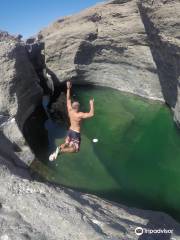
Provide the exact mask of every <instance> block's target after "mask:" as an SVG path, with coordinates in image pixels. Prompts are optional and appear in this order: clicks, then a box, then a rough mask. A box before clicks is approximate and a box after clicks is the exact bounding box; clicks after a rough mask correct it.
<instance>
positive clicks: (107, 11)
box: [41, 1, 163, 100]
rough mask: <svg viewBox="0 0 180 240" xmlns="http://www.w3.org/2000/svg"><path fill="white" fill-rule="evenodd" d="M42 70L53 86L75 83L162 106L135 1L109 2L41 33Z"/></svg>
mask: <svg viewBox="0 0 180 240" xmlns="http://www.w3.org/2000/svg"><path fill="white" fill-rule="evenodd" d="M41 34H42V36H43V41H45V46H46V64H47V67H48V68H49V69H50V70H51V71H52V72H53V73H54V74H55V76H56V78H57V79H58V80H59V81H64V80H67V79H75V80H76V81H75V82H78V83H91V84H97V85H103V86H108V87H113V88H116V89H120V90H123V91H127V92H132V93H136V94H138V95H141V96H144V97H148V98H153V99H160V100H163V94H162V91H161V85H160V82H159V78H158V74H157V68H156V65H155V63H154V60H153V57H152V54H151V50H150V47H149V43H148V38H147V34H146V31H145V28H144V25H143V22H142V20H141V16H140V13H139V9H138V5H137V2H136V1H112V2H110V3H107V4H100V5H97V6H95V7H93V8H90V9H87V10H85V11H83V12H81V13H80V14H78V15H74V16H71V17H66V18H64V19H60V20H58V21H57V22H55V23H53V24H52V25H50V26H49V27H47V28H46V29H44V30H42V31H41Z"/></svg>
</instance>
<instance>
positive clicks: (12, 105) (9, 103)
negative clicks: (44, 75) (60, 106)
mask: <svg viewBox="0 0 180 240" xmlns="http://www.w3.org/2000/svg"><path fill="white" fill-rule="evenodd" d="M38 81H39V79H38V78H37V75H36V73H35V71H34V69H33V67H32V65H31V63H30V61H29V59H28V55H27V51H26V49H25V46H24V44H23V43H22V42H20V41H19V40H17V39H16V38H14V37H12V36H10V35H8V34H7V33H4V32H0V134H1V139H0V141H1V145H0V150H1V154H2V153H3V154H5V155H6V156H7V157H8V156H9V157H10V158H12V159H13V160H14V161H16V162H19V163H21V161H18V157H20V158H21V160H22V161H23V162H26V163H28V164H29V163H30V162H31V161H32V160H33V159H34V155H33V154H32V152H31V150H30V149H29V147H28V146H27V145H26V144H25V139H24V137H23V135H22V132H21V130H22V127H23V124H24V122H25V120H26V119H27V118H28V117H29V115H30V114H31V113H32V112H33V111H34V109H35V107H36V106H37V105H38V104H39V103H40V101H41V97H42V91H41V88H40V87H39V85H38ZM7 141H10V143H11V144H10V145H9V146H11V147H9V149H7V147H8V143H7Z"/></svg>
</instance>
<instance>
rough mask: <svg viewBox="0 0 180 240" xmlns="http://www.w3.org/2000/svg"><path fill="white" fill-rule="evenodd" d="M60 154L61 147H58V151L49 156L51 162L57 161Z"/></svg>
mask: <svg viewBox="0 0 180 240" xmlns="http://www.w3.org/2000/svg"><path fill="white" fill-rule="evenodd" d="M59 153H60V147H57V148H56V151H55V152H54V153H52V154H51V155H50V156H49V161H51V162H53V161H55V160H56V159H57V157H58V154H59Z"/></svg>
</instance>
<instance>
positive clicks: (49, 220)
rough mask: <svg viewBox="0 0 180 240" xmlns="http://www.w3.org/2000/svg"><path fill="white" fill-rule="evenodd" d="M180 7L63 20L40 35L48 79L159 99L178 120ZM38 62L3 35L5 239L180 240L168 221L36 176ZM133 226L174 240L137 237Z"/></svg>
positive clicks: (170, 4) (149, 6)
mask: <svg viewBox="0 0 180 240" xmlns="http://www.w3.org/2000/svg"><path fill="white" fill-rule="evenodd" d="M178 9H179V1H178V0H177V1H175V0H174V1H173V0H171V1H168V0H166V1H165V0H160V1H152V0H151V1H150V0H144V1H138V2H137V1H135V0H132V1H130V0H129V1H128V0H116V1H111V2H108V3H106V4H100V5H97V6H95V7H94V8H91V9H88V10H86V11H84V12H82V13H80V14H79V15H75V16H72V17H67V18H64V19H60V20H58V21H57V22H55V23H54V24H52V25H51V26H50V27H48V28H46V29H44V30H43V31H42V32H41V37H42V39H41V41H44V42H45V44H46V56H45V57H46V66H47V72H48V74H49V75H48V77H49V76H51V77H50V78H49V79H51V78H52V79H53V81H54V85H55V86H56V84H58V82H62V81H65V80H67V79H69V78H70V79H72V80H74V82H77V83H79V82H80V83H84V84H85V83H92V84H98V85H105V86H110V87H114V88H117V89H121V90H124V91H129V92H132V93H136V94H139V95H142V96H145V97H147V98H154V99H160V100H162V101H166V102H167V103H168V104H169V105H170V107H171V108H172V109H174V110H175V117H176V120H177V121H179V111H178V109H179V100H178V97H179V85H178V78H179V69H178V66H179V46H180V45H179V38H180V37H179V35H178V34H179V31H178V27H179V24H178V23H179V22H178V21H179V19H180V18H178V14H179V13H180V11H179V10H178ZM175 13H176V14H175ZM33 59H34V57H33ZM35 59H36V60H37V58H36V57H35ZM31 61H32V55H30V54H29V53H28V51H27V47H26V46H25V44H24V43H23V42H22V41H21V38H20V37H12V36H10V35H9V34H8V33H5V32H0V86H1V87H0V98H1V101H0V183H1V184H0V225H1V228H0V239H1V240H16V239H17V240H28V239H33V240H36V239H37V240H41V239H47V240H51V239H52V240H59V239H64V240H72V239H73V240H76V239H78V240H79V239H82V240H86V239H88V240H89V239H93V240H96V239H97V240H107V239H111V240H122V239H127V240H131V239H132V240H135V239H141V240H143V239H144V240H145V239H150V238H151V239H154V240H159V239H163V240H164V239H171V238H173V237H174V239H180V225H179V224H178V223H177V222H176V221H175V220H173V219H172V218H171V217H169V216H168V215H167V214H164V213H160V212H153V211H144V210H139V209H133V208H129V207H125V206H122V205H120V204H115V203H112V202H108V201H104V200H102V199H100V198H97V197H95V196H92V195H87V194H82V193H79V192H75V191H73V190H70V189H66V188H62V187H60V186H54V185H53V184H50V183H42V182H40V181H37V180H35V179H33V177H32V175H31V174H30V171H29V169H28V168H27V166H28V165H29V164H30V163H32V161H33V160H34V159H35V156H34V154H33V152H32V150H31V149H30V147H29V146H28V144H27V143H26V140H25V138H24V135H23V133H22V132H23V127H24V123H25V121H26V120H27V118H28V117H29V116H30V114H31V113H32V112H33V111H34V110H35V108H36V107H37V106H40V105H41V100H42V94H43V90H42V88H41V87H40V85H39V84H40V82H41V81H42V79H43V77H42V76H44V75H45V74H44V73H42V71H41V70H42V69H40V71H39V70H38V71H39V72H38V71H37V69H36V68H35V66H34V65H33V64H32V62H31ZM36 66H37V65H36ZM37 72H38V73H37ZM38 74H39V75H38ZM40 78H42V79H40ZM51 86H52V81H51ZM38 164H41V163H38ZM35 167H36V166H35ZM40 167H42V168H43V167H44V166H43V165H42V166H40ZM136 227H141V228H147V229H159V228H161V229H162V228H163V229H164V228H165V229H169V230H173V234H171V233H169V234H166V235H165V234H156V235H153V234H151V235H147V234H143V235H141V236H137V235H135V233H134V231H135V228H136Z"/></svg>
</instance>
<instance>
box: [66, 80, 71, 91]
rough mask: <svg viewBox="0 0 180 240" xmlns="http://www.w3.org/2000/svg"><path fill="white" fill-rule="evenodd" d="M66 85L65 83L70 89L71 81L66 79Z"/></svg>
mask: <svg viewBox="0 0 180 240" xmlns="http://www.w3.org/2000/svg"><path fill="white" fill-rule="evenodd" d="M66 85H67V88H68V89H70V88H71V87H72V83H71V82H70V81H67V83H66Z"/></svg>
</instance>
